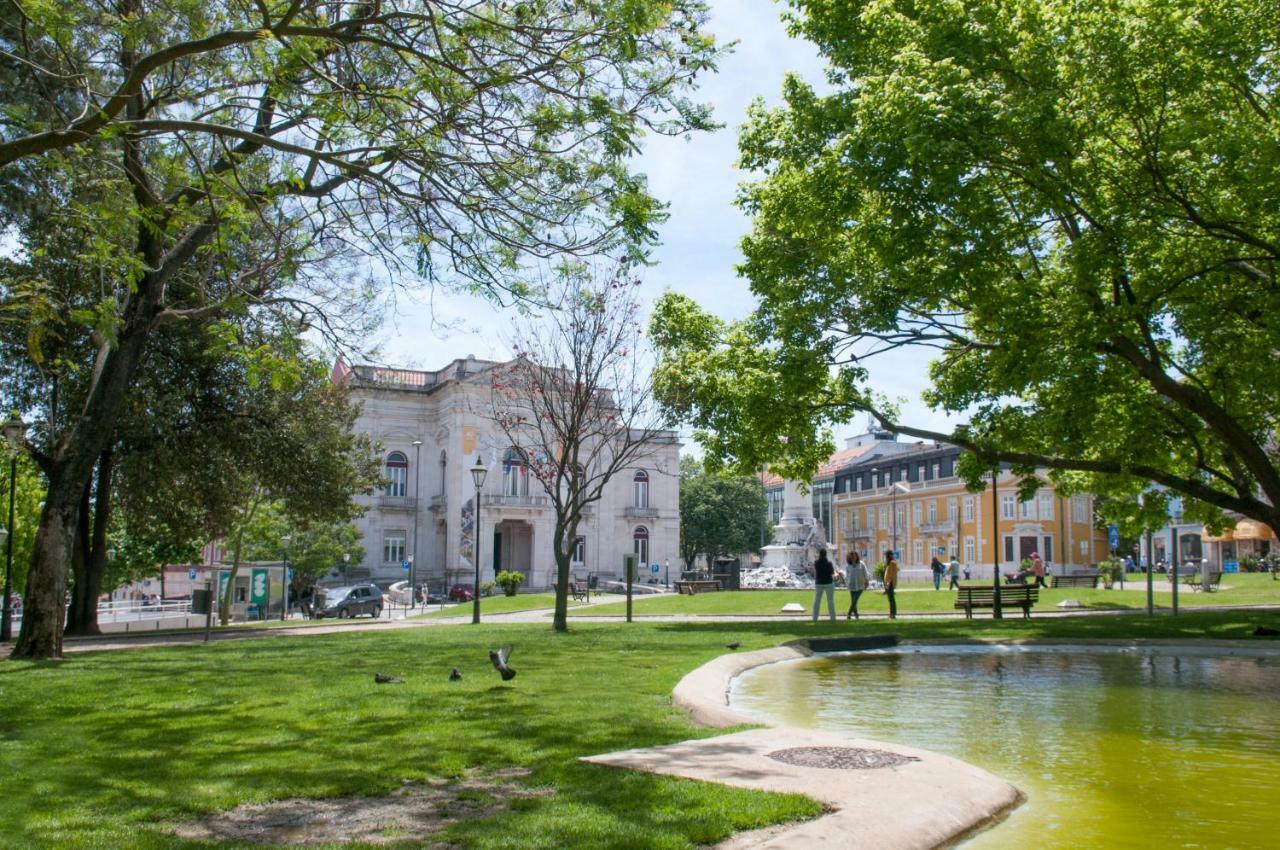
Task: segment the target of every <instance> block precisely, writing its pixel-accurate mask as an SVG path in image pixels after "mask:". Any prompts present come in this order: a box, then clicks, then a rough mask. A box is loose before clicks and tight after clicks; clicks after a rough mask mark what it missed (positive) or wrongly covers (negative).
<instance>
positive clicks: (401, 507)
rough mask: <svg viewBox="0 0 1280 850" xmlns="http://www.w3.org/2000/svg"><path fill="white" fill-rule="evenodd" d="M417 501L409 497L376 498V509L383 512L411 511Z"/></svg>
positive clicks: (384, 496)
mask: <svg viewBox="0 0 1280 850" xmlns="http://www.w3.org/2000/svg"><path fill="white" fill-rule="evenodd" d="M416 506H417V500H416V499H413V498H411V497H409V496H386V495H383V496H378V507H379V508H381V509H382V510H384V511H411V510H413V509H414V508H415V507H416Z"/></svg>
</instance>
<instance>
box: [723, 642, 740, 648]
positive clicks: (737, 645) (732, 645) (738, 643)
mask: <svg viewBox="0 0 1280 850" xmlns="http://www.w3.org/2000/svg"><path fill="white" fill-rule="evenodd" d="M740 646H742V642H741V641H736V640H735V641H734V642H733V643H726V644H725V645H724V648H725V649H737V648H738V647H740Z"/></svg>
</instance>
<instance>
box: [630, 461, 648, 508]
mask: <svg viewBox="0 0 1280 850" xmlns="http://www.w3.org/2000/svg"><path fill="white" fill-rule="evenodd" d="M632 482H633V483H632V485H631V486H632V490H633V491H634V493H635V506H636V507H637V508H647V507H649V473H647V472H645V471H644V470H643V469H642V470H640V471H639V472H637V473H636V475H635V478H633V479H632Z"/></svg>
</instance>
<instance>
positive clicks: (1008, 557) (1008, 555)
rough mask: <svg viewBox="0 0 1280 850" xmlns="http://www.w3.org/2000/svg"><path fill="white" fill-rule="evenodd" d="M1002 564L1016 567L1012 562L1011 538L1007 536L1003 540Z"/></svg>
mask: <svg viewBox="0 0 1280 850" xmlns="http://www.w3.org/2000/svg"><path fill="white" fill-rule="evenodd" d="M1004 562H1005V563H1006V564H1012V565H1014V566H1017V565H1016V564H1014V561H1013V538H1012V537H1009V536H1007V535H1006V536H1005V538H1004Z"/></svg>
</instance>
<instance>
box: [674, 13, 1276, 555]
mask: <svg viewBox="0 0 1280 850" xmlns="http://www.w3.org/2000/svg"><path fill="white" fill-rule="evenodd" d="M792 6H793V7H794V9H795V13H794V16H793V18H792V25H793V28H794V30H795V32H797V33H798V34H800V35H803V36H804V37H806V38H808V39H810V40H812V41H813V42H814V43H815V44H816V45H817V46H818V48H819V49H820V50H821V52H822V54H823V56H824V57H825V58H826V59H827V61H828V62H829V63H830V84H831V85H830V90H829V91H827V92H821V93H820V92H819V91H816V90H815V89H814V88H812V87H810V86H809V85H806V84H805V83H804V82H802V81H800V80H798V79H795V78H789V79H788V80H787V82H786V84H785V87H784V97H785V103H784V104H783V105H782V106H780V107H778V108H776V109H769V108H766V107H764V106H763V105H757V106H756V107H754V109H753V110H752V114H751V117H750V120H749V122H748V123H747V125H746V127H745V128H744V130H743V132H742V136H741V140H740V149H741V153H742V159H743V163H744V165H745V167H747V168H748V169H751V170H753V171H755V172H756V173H757V174H758V175H759V176H758V179H756V181H755V182H753V183H750V184H748V185H746V186H744V187H743V189H742V193H741V198H740V203H741V206H742V208H743V209H744V210H746V211H747V212H748V213H749V214H750V215H751V216H752V219H753V225H752V230H751V233H750V234H749V235H748V236H747V237H746V239H745V240H744V242H743V248H744V253H745V261H744V263H743V264H742V266H741V272H742V274H744V275H745V276H746V277H747V278H748V279H749V280H750V282H751V287H752V290H753V292H754V293H755V294H756V295H757V296H758V298H759V307H758V309H757V310H756V311H755V313H754V314H753V315H752V316H751V317H750V318H749V319H748V320H746V321H743V322H740V323H734V324H730V323H725V322H721V321H720V320H718V319H716V318H715V317H713V316H711V315H708V314H707V313H705V312H704V311H702V310H701V309H700V308H699V307H698V306H697V305H695V304H693V303H692V302H690V301H689V300H688V299H684V298H682V297H680V296H675V295H671V296H668V297H667V299H666V300H665V302H664V303H663V304H662V305H661V306H660V307H659V310H658V311H657V321H656V324H655V335H656V337H657V339H658V341H659V344H660V348H661V349H662V351H663V365H662V368H661V369H660V372H659V375H660V381H661V392H662V394H663V397H664V399H665V400H666V401H667V403H668V404H669V405H670V406H671V408H672V409H673V410H675V411H678V412H680V413H681V415H684V416H687V417H688V418H690V419H691V420H692V421H694V422H695V423H697V424H698V425H700V426H701V427H702V428H703V429H704V433H705V434H706V436H707V439H708V446H709V448H710V450H711V453H712V455H714V456H718V457H721V458H726V459H730V460H733V461H736V462H738V463H740V465H741V466H743V467H744V468H747V469H751V468H755V467H756V466H757V465H758V464H760V463H761V462H770V463H773V464H774V465H775V466H778V467H780V468H782V471H784V472H786V473H787V474H790V475H795V476H803V475H805V474H807V473H808V472H809V471H811V470H812V469H813V468H814V467H815V466H816V464H817V462H818V461H819V460H820V459H821V458H823V457H825V456H826V454H827V453H828V452H829V451H830V450H831V440H830V437H829V432H830V428H831V426H832V425H833V424H834V423H840V422H845V421H848V420H849V419H851V418H853V417H854V415H855V414H857V415H861V414H860V412H861V411H870V412H871V413H872V414H874V416H875V417H877V418H878V420H879V422H880V424H882V425H884V426H885V427H887V428H890V429H892V430H895V431H898V432H900V433H904V434H908V435H912V436H918V437H922V438H932V439H938V440H946V441H949V442H951V443H955V444H958V445H960V446H962V447H964V448H966V449H968V450H969V453H968V455H967V457H968V461H969V462H968V466H967V472H968V475H969V477H970V478H971V479H972V480H973V482H974V483H976V481H977V477H978V476H979V475H980V474H981V472H982V471H983V470H984V469H988V470H989V469H990V468H991V466H992V465H993V464H994V463H995V462H997V461H1005V462H1007V463H1010V464H1013V465H1014V466H1016V467H1017V468H1018V469H1019V470H1021V471H1029V470H1031V469H1034V468H1037V467H1039V468H1048V469H1049V470H1051V471H1053V474H1055V475H1058V476H1059V477H1062V478H1065V479H1067V480H1068V482H1069V483H1074V484H1075V485H1077V486H1088V487H1091V488H1093V489H1095V490H1096V491H1099V492H1104V493H1112V494H1119V493H1129V494H1133V493H1135V492H1137V491H1138V490H1140V489H1141V488H1142V487H1143V486H1145V485H1146V483H1147V482H1148V481H1155V482H1158V483H1159V484H1161V485H1163V486H1164V487H1167V488H1168V489H1169V491H1174V492H1178V493H1182V494H1185V495H1186V496H1188V497H1190V498H1191V500H1192V502H1191V503H1189V511H1190V509H1191V507H1192V506H1193V505H1195V506H1198V507H1197V510H1199V511H1200V512H1201V513H1203V514H1206V515H1211V514H1213V513H1214V512H1219V513H1220V512H1222V511H1234V512H1238V513H1239V514H1243V515H1245V516H1249V517H1253V518H1256V519H1258V520H1261V521H1263V522H1265V523H1267V524H1268V525H1270V526H1271V527H1272V528H1273V529H1276V530H1277V531H1280V465H1278V463H1277V461H1278V460H1280V441H1277V439H1276V434H1277V425H1278V424H1280V419H1278V417H1280V372H1277V371H1276V370H1275V369H1274V368H1273V366H1272V363H1271V358H1272V357H1273V356H1275V353H1276V351H1277V350H1280V286H1277V284H1278V280H1277V274H1278V273H1280V145H1278V144H1277V139H1280V132H1278V131H1280V100H1278V99H1277V92H1280V5H1278V4H1276V3H1275V2H1272V0H1161V1H1160V2H1154V1H1153V2H1147V0H1125V2H1092V0H1086V2H1079V0H1000V2H954V0H885V2H874V3H872V2H843V0H842V2H835V0H793V2H792ZM903 348H913V349H914V350H916V351H918V352H920V353H921V354H922V355H924V354H925V353H929V354H931V355H932V356H934V357H935V358H936V359H934V360H933V362H932V372H931V374H932V378H933V386H932V389H931V390H930V391H929V392H928V393H927V395H926V400H927V401H928V402H929V403H930V404H931V405H932V406H934V407H935V408H937V409H941V410H944V411H947V412H949V413H952V414H964V415H966V416H967V417H968V423H967V424H966V425H964V426H961V427H958V428H956V429H955V430H954V431H953V432H951V433H936V432H934V431H930V430H927V429H923V428H919V427H912V425H911V423H909V422H902V421H899V417H898V416H897V415H896V413H895V410H894V407H893V405H892V404H886V403H885V401H884V400H883V399H880V398H878V397H877V396H876V394H874V393H872V392H871V391H870V390H869V388H868V382H867V378H868V371H867V367H868V365H869V364H870V363H871V362H873V361H872V358H875V357H876V356H878V355H880V354H883V353H884V352H887V351H893V350H895V349H903ZM784 436H785V437H788V438H789V439H788V440H787V441H786V442H785V443H784V442H782V441H780V440H779V439H778V438H779V437H784ZM1151 503H1152V504H1153V505H1157V503H1161V496H1160V495H1159V494H1156V495H1154V496H1153V498H1152V499H1151ZM1154 510H1155V512H1157V513H1158V505H1157V507H1156V508H1155V509H1154Z"/></svg>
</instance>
